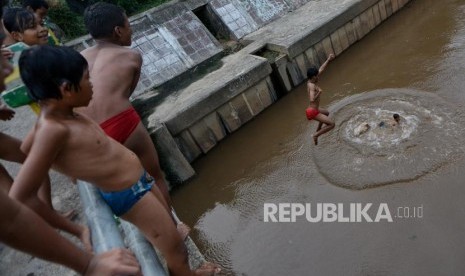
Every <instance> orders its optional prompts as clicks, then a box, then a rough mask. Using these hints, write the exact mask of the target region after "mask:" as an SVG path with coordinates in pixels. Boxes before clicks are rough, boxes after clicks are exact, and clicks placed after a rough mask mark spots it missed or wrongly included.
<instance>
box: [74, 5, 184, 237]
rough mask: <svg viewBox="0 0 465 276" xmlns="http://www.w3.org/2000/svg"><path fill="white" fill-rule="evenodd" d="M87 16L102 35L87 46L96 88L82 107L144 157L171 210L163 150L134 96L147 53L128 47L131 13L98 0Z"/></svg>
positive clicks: (181, 228)
mask: <svg viewBox="0 0 465 276" xmlns="http://www.w3.org/2000/svg"><path fill="white" fill-rule="evenodd" d="M84 22H85V25H86V27H87V29H88V31H89V32H90V34H91V35H92V37H93V38H94V39H95V41H96V45H95V46H93V47H91V48H88V49H85V50H84V51H82V55H83V56H84V57H85V58H86V60H87V61H88V62H89V71H90V75H91V78H92V81H93V85H94V91H95V94H94V97H93V99H92V101H91V102H90V104H89V106H87V107H86V108H85V109H83V110H82V112H83V113H84V114H86V115H87V116H89V117H90V118H92V119H93V120H94V121H96V122H97V123H98V124H100V126H101V127H102V129H103V130H104V131H105V133H106V134H107V135H108V136H110V137H112V138H113V139H115V140H116V141H118V142H120V143H121V144H123V145H124V146H126V147H127V148H129V149H130V150H132V151H133V152H134V153H135V154H136V155H137V156H138V157H139V159H140V161H141V163H142V165H143V166H144V168H145V170H147V172H148V173H149V174H150V175H152V176H153V177H154V178H155V183H156V185H157V189H153V190H152V191H153V192H154V193H155V195H156V196H157V197H159V199H160V201H161V202H162V203H163V204H164V206H165V208H166V209H167V210H168V212H171V206H172V204H171V198H170V196H169V191H168V186H167V184H166V182H165V179H164V176H163V172H162V170H161V169H160V165H159V161H158V155H157V151H156V149H155V146H154V144H153V142H152V139H151V138H150V135H149V133H148V132H147V130H146V129H145V127H144V125H143V124H142V122H141V119H140V117H139V115H138V114H137V112H136V110H135V109H134V107H133V106H132V105H131V102H130V101H129V97H130V96H131V94H132V93H133V92H134V89H135V88H136V86H137V82H138V81H139V77H140V71H141V66H142V57H141V55H140V53H139V52H137V51H136V50H132V49H128V48H126V47H125V46H130V45H131V35H132V30H131V26H130V25H129V21H128V17H127V16H126V14H125V12H124V10H123V9H122V8H120V7H118V6H115V5H113V4H109V3H105V2H98V3H95V4H94V5H92V6H89V7H88V8H87V9H86V10H85V13H84ZM158 189H159V190H158ZM160 191H161V194H160ZM177 228H178V231H179V232H180V235H181V236H182V237H183V238H185V237H186V236H187V235H188V232H189V228H188V227H187V226H186V225H184V224H182V223H180V224H178V226H177Z"/></svg>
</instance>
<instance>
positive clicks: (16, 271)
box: [0, 107, 85, 276]
mask: <svg viewBox="0 0 465 276" xmlns="http://www.w3.org/2000/svg"><path fill="white" fill-rule="evenodd" d="M15 111H16V115H15V118H14V119H13V120H11V121H7V122H3V121H1V122H0V131H1V132H3V133H6V134H9V135H11V136H14V137H16V138H19V139H22V138H23V137H24V136H25V135H26V134H27V132H28V131H29V130H30V129H31V128H32V126H33V124H34V122H35V119H36V115H35V114H34V113H33V112H32V111H31V110H30V109H29V107H22V108H18V109H15ZM0 162H1V163H2V164H3V165H4V166H5V167H6V168H7V170H8V171H9V172H10V174H11V175H12V176H13V177H14V176H15V175H16V174H17V172H18V170H19V166H18V165H17V164H14V163H9V162H5V161H0ZM50 177H51V180H52V202H53V205H54V207H55V209H57V210H60V211H68V210H71V209H75V210H76V211H77V212H78V216H77V217H76V218H75V221H77V222H80V223H84V222H85V218H84V215H83V213H82V210H81V205H80V201H79V194H78V191H77V188H76V187H75V186H74V185H73V184H72V183H71V181H70V180H69V179H68V178H67V177H65V176H63V175H60V174H58V173H55V172H51V173H50ZM68 237H69V236H68ZM40 238H41V237H37V239H40ZM72 240H73V241H74V242H75V243H76V244H79V241H78V240H77V239H74V238H72ZM0 275H9V276H16V275H21V276H22V275H27V276H39V275H44V276H45V275H47V276H54V275H56V276H58V275H59V276H70V275H77V274H76V273H75V272H73V271H72V270H69V269H67V268H64V267H61V266H59V265H55V264H52V263H49V262H45V261H42V260H40V259H38V258H34V257H32V256H30V255H27V254H24V253H21V252H18V251H16V250H13V249H11V248H9V247H8V246H6V245H4V244H2V243H0Z"/></svg>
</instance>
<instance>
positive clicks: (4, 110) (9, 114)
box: [0, 104, 15, 121]
mask: <svg viewBox="0 0 465 276" xmlns="http://www.w3.org/2000/svg"><path fill="white" fill-rule="evenodd" d="M14 116H15V111H14V110H13V109H9V108H8V107H6V106H5V105H3V104H0V120H2V121H9V120H11V119H13V117H14Z"/></svg>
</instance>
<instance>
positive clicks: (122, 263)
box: [84, 248, 142, 276]
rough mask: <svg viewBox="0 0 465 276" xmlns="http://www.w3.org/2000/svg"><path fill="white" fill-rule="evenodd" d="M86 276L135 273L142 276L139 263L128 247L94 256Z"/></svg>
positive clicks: (135, 275) (136, 275)
mask: <svg viewBox="0 0 465 276" xmlns="http://www.w3.org/2000/svg"><path fill="white" fill-rule="evenodd" d="M84 275H85V276H112V275H134V276H141V275H142V274H141V271H140V267H139V263H138V262H137V260H136V257H134V254H133V253H132V252H131V251H129V250H127V249H121V248H120V249H114V250H111V251H108V252H105V253H102V254H99V255H96V256H94V257H93V258H92V259H91V260H90V263H89V266H88V267H87V270H86V272H85V274H84Z"/></svg>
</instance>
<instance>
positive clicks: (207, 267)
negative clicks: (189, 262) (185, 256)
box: [194, 262, 221, 276]
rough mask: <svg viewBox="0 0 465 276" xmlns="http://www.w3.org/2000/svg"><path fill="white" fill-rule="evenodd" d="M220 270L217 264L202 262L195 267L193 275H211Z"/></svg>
mask: <svg viewBox="0 0 465 276" xmlns="http://www.w3.org/2000/svg"><path fill="white" fill-rule="evenodd" d="M220 272H221V268H220V266H219V265H216V264H212V263H208V262H206V263H204V264H203V265H202V266H201V267H199V268H197V269H196V270H195V271H194V273H195V275H202V276H213V275H217V273H220Z"/></svg>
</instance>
